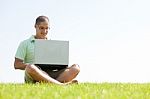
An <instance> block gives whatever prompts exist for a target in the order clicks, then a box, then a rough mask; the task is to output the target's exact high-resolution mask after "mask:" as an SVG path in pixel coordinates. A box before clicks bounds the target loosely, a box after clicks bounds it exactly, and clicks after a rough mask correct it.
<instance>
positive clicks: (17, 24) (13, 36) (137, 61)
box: [0, 0, 150, 83]
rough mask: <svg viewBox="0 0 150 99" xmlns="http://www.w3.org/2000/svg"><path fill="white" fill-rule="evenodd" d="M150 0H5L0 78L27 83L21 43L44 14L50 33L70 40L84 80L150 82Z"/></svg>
mask: <svg viewBox="0 0 150 99" xmlns="http://www.w3.org/2000/svg"><path fill="white" fill-rule="evenodd" d="M149 5H150V1H149V0H59V1H58V0H13V1H10V0H1V3H0V12H1V16H0V19H1V24H0V29H1V30H0V39H1V42H0V46H1V48H0V82H2V83H23V82H24V71H22V70H15V69H14V66H13V63H14V57H15V53H16V50H17V47H18V45H19V43H20V42H21V41H22V40H25V39H27V38H29V37H30V36H31V35H34V34H35V28H34V22H35V19H36V18H37V17H38V16H39V15H46V16H48V17H49V19H50V28H51V29H50V31H49V34H48V36H49V39H52V40H69V42H70V43H69V44H70V47H69V50H70V52H69V65H71V64H74V63H77V64H79V65H80V68H81V71H80V74H79V75H78V76H77V78H76V79H77V80H79V81H80V82H130V83H148V82H150V77H149V75H150V13H149V9H150V6H149Z"/></svg>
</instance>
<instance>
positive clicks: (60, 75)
mask: <svg viewBox="0 0 150 99" xmlns="http://www.w3.org/2000/svg"><path fill="white" fill-rule="evenodd" d="M35 30H36V34H35V35H32V36H31V37H30V38H29V39H27V40H24V41H22V42H21V43H20V45H19V47H18V49H17V52H16V55H15V61H14V68H15V69H21V70H25V82H26V83H36V82H46V83H54V84H58V85H67V84H70V83H73V82H76V81H75V80H73V79H74V78H75V77H76V76H77V75H78V73H79V71H80V68H79V66H78V65H77V64H73V65H72V66H71V67H66V68H63V69H61V70H59V71H53V70H51V69H49V68H47V69H41V68H40V66H37V65H35V64H33V57H34V40H35V39H45V40H46V39H47V37H46V36H47V34H48V30H49V18H48V17H46V16H39V17H38V18H37V19H36V22H35Z"/></svg>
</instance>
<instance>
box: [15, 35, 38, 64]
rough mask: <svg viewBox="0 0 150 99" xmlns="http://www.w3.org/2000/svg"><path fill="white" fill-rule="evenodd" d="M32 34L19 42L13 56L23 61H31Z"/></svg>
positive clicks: (32, 57)
mask: <svg viewBox="0 0 150 99" xmlns="http://www.w3.org/2000/svg"><path fill="white" fill-rule="evenodd" d="M34 41H35V38H34V35H32V36H31V37H30V38H29V39H27V40H24V41H22V42H21V43H20V45H19V47H18V49H17V52H16V55H15V57H16V58H18V59H21V60H23V61H24V63H33V59H34Z"/></svg>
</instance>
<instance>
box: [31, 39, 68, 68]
mask: <svg viewBox="0 0 150 99" xmlns="http://www.w3.org/2000/svg"><path fill="white" fill-rule="evenodd" d="M34 64H48V65H68V64H69V41H61V40H42V39H37V40H35V48H34Z"/></svg>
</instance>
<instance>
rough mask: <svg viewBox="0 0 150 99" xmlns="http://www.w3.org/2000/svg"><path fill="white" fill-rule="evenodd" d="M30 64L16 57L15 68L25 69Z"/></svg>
mask: <svg viewBox="0 0 150 99" xmlns="http://www.w3.org/2000/svg"><path fill="white" fill-rule="evenodd" d="M28 65H29V64H27V63H24V62H23V60H20V59H18V58H15V61H14V68H15V69H21V70H25V68H26V66H28Z"/></svg>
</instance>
